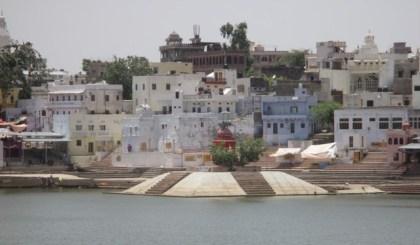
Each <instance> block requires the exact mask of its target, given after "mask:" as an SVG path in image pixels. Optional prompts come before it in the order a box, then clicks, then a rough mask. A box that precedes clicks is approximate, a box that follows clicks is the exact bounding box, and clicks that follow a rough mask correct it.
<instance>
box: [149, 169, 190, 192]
mask: <svg viewBox="0 0 420 245" xmlns="http://www.w3.org/2000/svg"><path fill="white" fill-rule="evenodd" d="M189 174H190V173H189V172H171V173H169V174H168V175H167V176H166V177H165V178H163V179H162V180H161V181H159V182H158V183H157V184H155V185H154V186H152V187H151V188H150V189H149V190H147V191H146V195H162V194H163V193H165V192H166V191H167V190H169V189H170V188H171V187H172V186H174V185H175V184H176V183H178V182H179V181H181V180H182V179H183V178H185V177H186V176H188V175H189Z"/></svg>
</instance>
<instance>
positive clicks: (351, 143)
mask: <svg viewBox="0 0 420 245" xmlns="http://www.w3.org/2000/svg"><path fill="white" fill-rule="evenodd" d="M349 147H350V148H353V136H349Z"/></svg>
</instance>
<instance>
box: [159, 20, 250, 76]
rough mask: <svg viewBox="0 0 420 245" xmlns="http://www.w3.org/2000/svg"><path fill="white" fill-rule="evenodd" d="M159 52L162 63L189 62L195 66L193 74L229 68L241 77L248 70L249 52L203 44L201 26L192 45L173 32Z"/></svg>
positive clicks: (214, 43) (197, 27)
mask: <svg viewBox="0 0 420 245" xmlns="http://www.w3.org/2000/svg"><path fill="white" fill-rule="evenodd" d="M159 50H160V53H161V62H189V63H192V64H193V72H205V73H210V72H212V71H213V70H214V69H221V68H226V67H229V68H230V69H235V70H237V72H238V75H239V76H240V77H241V76H243V75H244V72H245V69H246V63H247V52H248V50H230V49H225V48H223V47H222V45H221V44H220V43H218V42H202V41H201V38H200V29H199V26H194V37H193V38H192V39H191V43H183V42H182V38H181V37H180V36H179V35H178V34H177V33H176V32H172V33H171V34H170V35H169V36H168V38H167V39H166V44H165V45H163V46H160V47H159Z"/></svg>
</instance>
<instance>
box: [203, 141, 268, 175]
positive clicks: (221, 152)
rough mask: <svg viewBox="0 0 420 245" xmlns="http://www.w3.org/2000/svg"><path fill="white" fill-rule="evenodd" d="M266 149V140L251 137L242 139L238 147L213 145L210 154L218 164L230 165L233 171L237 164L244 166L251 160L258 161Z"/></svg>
mask: <svg viewBox="0 0 420 245" xmlns="http://www.w3.org/2000/svg"><path fill="white" fill-rule="evenodd" d="M264 149H265V148H264V142H263V141H262V140H261V139H250V138H249V139H244V140H242V141H240V142H239V144H238V146H237V148H236V149H226V148H225V147H223V146H221V145H212V146H211V148H210V154H211V156H212V159H213V162H214V163H215V164H216V165H222V166H225V167H228V169H229V170H230V171H232V170H233V169H234V166H235V165H236V166H244V165H246V164H248V163H249V162H254V161H258V160H259V159H260V156H261V155H262V153H263V151H264Z"/></svg>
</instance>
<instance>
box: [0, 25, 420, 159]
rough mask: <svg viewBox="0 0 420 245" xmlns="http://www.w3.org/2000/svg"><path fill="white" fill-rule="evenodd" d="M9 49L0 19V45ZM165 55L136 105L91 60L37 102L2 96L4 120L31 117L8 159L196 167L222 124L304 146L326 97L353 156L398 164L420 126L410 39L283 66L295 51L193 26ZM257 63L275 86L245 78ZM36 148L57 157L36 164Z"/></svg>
mask: <svg viewBox="0 0 420 245" xmlns="http://www.w3.org/2000/svg"><path fill="white" fill-rule="evenodd" d="M7 43H10V37H8V33H7V29H6V23H5V21H4V18H3V17H0V46H1V45H5V44H7ZM159 50H160V53H161V60H160V62H155V63H153V62H151V63H150V67H151V69H152V71H153V74H151V75H147V76H134V77H133V79H132V100H123V97H122V94H123V87H122V85H115V84H109V83H108V82H106V81H102V80H101V78H102V76H103V74H104V72H105V69H106V64H107V62H102V61H87V62H86V64H84V69H85V73H79V74H69V73H68V72H66V71H63V70H50V71H49V72H48V73H47V76H46V79H45V80H46V82H45V83H44V84H42V86H38V87H32V98H31V99H26V100H18V99H17V95H16V94H13V93H11V94H10V97H9V98H1V100H0V101H1V102H2V103H1V104H2V109H3V112H4V117H3V118H4V120H6V121H9V122H10V121H17V120H22V118H23V119H24V121H25V124H24V127H25V130H24V131H25V132H24V133H21V134H19V133H18V132H9V133H8V132H7V130H3V131H2V132H3V136H4V137H3V138H6V139H10V138H12V139H15V143H8V144H5V146H6V145H9V146H10V147H9V148H7V149H6V148H5V155H6V157H8V158H9V160H10V159H15V160H16V162H17V163H18V164H28V163H37V162H39V163H46V162H48V161H50V162H51V161H53V160H52V159H55V160H54V161H56V162H67V163H77V164H80V165H89V164H92V163H94V162H98V161H104V159H107V161H110V162H111V163H112V165H114V166H130V167H135V166H146V167H180V166H184V167H198V166H202V165H206V163H207V162H211V157H210V155H209V152H208V151H209V147H210V145H211V144H212V142H213V140H214V138H215V136H216V132H217V128H218V127H219V124H221V123H224V122H229V128H230V130H231V131H232V133H233V134H234V135H235V136H236V137H237V138H241V137H262V139H263V140H264V141H265V143H266V144H267V145H272V146H282V145H287V144H288V142H289V141H291V140H292V141H296V140H297V141H305V140H308V139H310V138H311V137H312V135H313V134H314V133H317V132H318V131H319V125H317V122H316V121H314V120H313V117H312V115H311V108H313V107H314V106H316V105H317V104H318V103H319V102H322V101H336V102H338V103H340V104H341V105H342V108H341V109H338V110H336V111H335V113H334V135H335V142H336V145H337V149H338V155H339V156H340V157H341V158H342V159H345V160H348V161H351V160H352V159H353V156H354V154H355V152H364V151H368V150H372V149H374V148H375V147H376V148H378V147H389V149H390V150H389V151H388V152H389V154H390V161H394V162H402V161H404V160H405V159H404V155H402V154H401V152H400V151H399V150H398V147H396V145H398V146H400V145H406V144H407V143H409V141H410V137H411V135H414V134H416V132H417V131H418V130H420V74H419V55H418V54H412V50H411V48H410V47H407V46H406V44H405V43H394V45H393V47H392V48H391V49H390V50H389V51H386V52H380V51H379V50H378V47H377V46H376V44H375V39H374V36H373V35H372V34H370V33H369V34H368V35H367V36H366V37H365V40H364V43H363V44H362V45H361V46H360V47H358V48H357V49H356V50H354V51H351V52H349V51H347V50H346V43H345V42H343V41H327V42H319V43H317V44H316V52H315V53H309V52H307V53H306V56H305V67H284V66H279V65H278V63H277V62H278V60H279V59H280V58H281V57H282V56H283V55H286V54H288V52H287V51H277V50H265V49H264V47H263V46H261V45H252V48H251V50H230V49H225V48H224V47H223V45H222V44H220V43H218V42H203V41H202V40H201V37H200V30H199V26H194V36H193V38H191V39H190V42H188V43H185V42H183V39H182V38H181V37H180V35H178V34H177V33H175V32H173V33H171V34H170V35H169V36H168V37H167V38H166V40H165V44H164V45H163V46H160V47H159ZM249 57H251V58H252V59H253V61H254V62H253V69H254V70H255V71H256V73H257V74H266V75H268V76H273V75H274V76H273V83H272V84H270V83H269V82H268V81H267V80H266V79H265V80H264V79H261V78H258V77H246V76H245V71H246V69H247V62H248V60H247V59H249ZM277 75H279V77H280V78H278V79H274V78H275V76H277ZM9 141H10V140H9ZM12 146H13V147H14V150H10V149H11V147H12ZM16 149H17V150H16ZM37 152H38V153H37ZM39 152H44V153H45V154H47V153H50V156H49V158H47V156H45V154H44V155H42V157H41V158H39V157H38V158H37V157H36V156H37V154H38V155H39ZM48 159H49V160H48ZM54 163H55V162H54Z"/></svg>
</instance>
